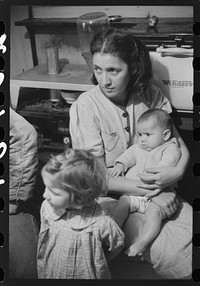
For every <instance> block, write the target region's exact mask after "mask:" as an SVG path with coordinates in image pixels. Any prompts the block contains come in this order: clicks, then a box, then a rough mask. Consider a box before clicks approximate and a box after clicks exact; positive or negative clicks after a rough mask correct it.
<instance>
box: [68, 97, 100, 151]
mask: <svg viewBox="0 0 200 286" xmlns="http://www.w3.org/2000/svg"><path fill="white" fill-rule="evenodd" d="M70 135H71V139H72V146H73V148H80V149H89V150H91V152H92V153H93V154H94V155H95V156H102V155H103V154H104V148H103V142H102V137H101V132H100V124H99V120H98V118H97V116H96V115H95V110H94V107H93V106H92V104H91V103H90V102H89V101H87V100H84V103H83V102H81V101H78V100H77V101H76V102H74V103H73V104H72V106H71V108H70Z"/></svg>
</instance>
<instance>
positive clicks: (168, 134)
mask: <svg viewBox="0 0 200 286" xmlns="http://www.w3.org/2000/svg"><path fill="white" fill-rule="evenodd" d="M170 137H171V131H170V130H169V129H166V130H165V131H164V132H163V139H164V141H167V140H169V138H170Z"/></svg>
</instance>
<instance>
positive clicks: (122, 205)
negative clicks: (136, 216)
mask: <svg viewBox="0 0 200 286" xmlns="http://www.w3.org/2000/svg"><path fill="white" fill-rule="evenodd" d="M129 209H130V198H129V197H128V196H121V197H120V199H119V201H118V203H117V207H116V209H115V211H114V214H113V218H114V220H115V221H116V223H117V224H118V225H119V227H120V228H122V226H123V224H124V222H125V221H126V219H127V218H128V215H129Z"/></svg>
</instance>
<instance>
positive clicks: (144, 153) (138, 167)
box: [110, 109, 181, 256]
mask: <svg viewBox="0 0 200 286" xmlns="http://www.w3.org/2000/svg"><path fill="white" fill-rule="evenodd" d="M172 128H173V123H172V119H171V117H170V115H169V114H168V113H167V112H166V111H164V110H162V109H150V110H148V111H146V112H144V113H143V114H142V115H141V116H140V117H139V119H138V122H137V126H136V132H137V136H138V142H137V144H134V145H132V146H131V147H129V148H128V149H127V150H126V151H125V152H124V153H123V154H121V155H120V156H119V157H118V159H117V160H116V162H115V166H114V168H113V169H112V170H111V171H110V175H112V176H115V177H116V176H119V175H123V174H124V172H126V171H127V170H128V171H127V172H126V174H125V176H126V178H129V179H138V177H137V175H138V174H142V173H143V172H145V169H146V168H150V167H165V166H176V164H177V163H178V161H179V159H180V157H181V150H180V148H179V147H178V143H177V141H176V138H171V134H172ZM171 188H173V189H174V186H171ZM160 191H161V189H157V190H154V191H151V193H150V191H148V194H147V195H146V196H125V195H123V196H121V197H120V199H119V202H118V205H117V208H116V210H115V212H114V219H115V221H116V222H117V223H118V225H119V226H120V227H122V225H123V224H124V222H125V220H126V219H127V217H128V214H129V212H135V211H138V212H140V213H145V222H144V226H143V230H142V233H141V235H140V236H139V237H138V239H137V240H136V241H135V242H134V243H133V244H132V245H131V246H130V247H129V248H128V249H127V250H126V253H127V254H128V255H129V256H136V255H142V252H144V250H145V249H146V247H147V245H148V244H149V243H150V242H151V241H153V239H154V238H156V236H157V235H158V234H159V232H160V228H161V222H162V220H163V219H165V215H164V214H163V212H162V210H161V208H160V207H159V206H158V205H156V204H154V203H153V202H152V201H151V199H150V197H153V196H155V195H157V194H159V192H160ZM174 191H175V190H174Z"/></svg>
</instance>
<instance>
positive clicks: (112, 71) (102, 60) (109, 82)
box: [93, 53, 130, 105]
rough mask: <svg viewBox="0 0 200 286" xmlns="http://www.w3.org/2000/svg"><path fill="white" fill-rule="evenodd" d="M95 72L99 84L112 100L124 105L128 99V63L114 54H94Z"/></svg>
mask: <svg viewBox="0 0 200 286" xmlns="http://www.w3.org/2000/svg"><path fill="white" fill-rule="evenodd" d="M93 67H94V74H95V77H96V79H97V81H98V84H99V86H100V88H101V90H102V92H103V93H104V94H105V96H106V97H108V98H109V99H110V100H112V101H113V102H114V103H116V104H119V105H124V104H125V103H126V100H127V92H126V88H127V85H128V83H129V80H130V74H129V69H128V65H127V64H126V63H125V62H124V61H122V60H121V59H120V58H119V57H117V56H114V55H112V54H104V53H95V54H94V55H93Z"/></svg>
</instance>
